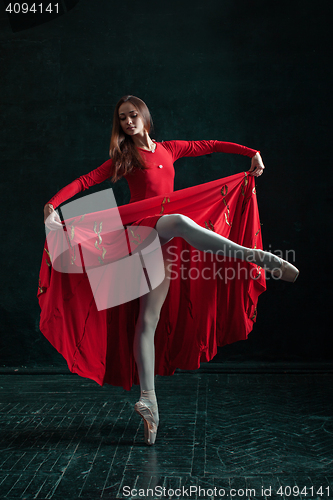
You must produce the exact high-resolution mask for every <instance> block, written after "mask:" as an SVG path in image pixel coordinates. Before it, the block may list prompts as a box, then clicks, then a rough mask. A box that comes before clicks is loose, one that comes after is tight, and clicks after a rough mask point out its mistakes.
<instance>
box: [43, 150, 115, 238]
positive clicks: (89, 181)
mask: <svg viewBox="0 0 333 500" xmlns="http://www.w3.org/2000/svg"><path fill="white" fill-rule="evenodd" d="M111 165H112V160H107V161H106V162H104V163H103V164H102V165H101V166H100V167H98V168H95V170H92V171H91V172H89V173H88V174H86V175H81V176H80V177H78V178H77V179H75V180H74V181H73V182H71V183H70V184H68V185H67V186H65V187H63V188H62V189H60V191H58V192H57V194H55V195H54V196H53V197H52V198H51V199H50V200H49V201H48V203H46V205H45V206H44V223H45V224H46V226H47V227H48V228H49V229H52V230H55V229H60V228H61V227H62V224H61V221H60V218H59V216H58V214H57V212H56V211H55V208H57V207H58V206H59V205H60V204H61V203H63V202H64V201H66V200H68V199H69V198H72V197H73V196H74V195H76V194H77V193H79V192H80V191H84V190H85V189H88V188H89V187H91V186H94V185H95V184H99V183H101V182H103V181H105V180H106V179H108V178H109V177H110V176H111Z"/></svg>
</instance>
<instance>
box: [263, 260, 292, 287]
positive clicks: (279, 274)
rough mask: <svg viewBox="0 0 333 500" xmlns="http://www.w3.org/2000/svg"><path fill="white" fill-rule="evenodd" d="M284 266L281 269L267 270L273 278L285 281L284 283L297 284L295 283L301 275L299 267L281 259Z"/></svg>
mask: <svg viewBox="0 0 333 500" xmlns="http://www.w3.org/2000/svg"><path fill="white" fill-rule="evenodd" d="M280 260H281V262H282V264H281V266H280V267H279V268H277V269H272V270H270V269H267V271H269V272H270V273H271V275H272V276H274V277H276V278H278V279H280V280H283V281H289V282H291V283H295V281H296V280H297V278H298V275H299V270H298V269H297V267H295V266H293V265H292V264H290V262H288V261H286V260H283V259H280Z"/></svg>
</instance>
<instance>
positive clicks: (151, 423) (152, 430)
mask: <svg viewBox="0 0 333 500" xmlns="http://www.w3.org/2000/svg"><path fill="white" fill-rule="evenodd" d="M134 410H135V411H136V412H137V413H138V414H139V415H140V417H142V419H143V425H144V433H145V442H146V444H148V445H152V444H154V443H155V440H156V434H157V424H156V421H155V418H154V415H153V411H157V405H156V404H155V405H152V406H147V405H146V403H144V402H143V401H141V400H140V401H138V402H137V403H135V405H134Z"/></svg>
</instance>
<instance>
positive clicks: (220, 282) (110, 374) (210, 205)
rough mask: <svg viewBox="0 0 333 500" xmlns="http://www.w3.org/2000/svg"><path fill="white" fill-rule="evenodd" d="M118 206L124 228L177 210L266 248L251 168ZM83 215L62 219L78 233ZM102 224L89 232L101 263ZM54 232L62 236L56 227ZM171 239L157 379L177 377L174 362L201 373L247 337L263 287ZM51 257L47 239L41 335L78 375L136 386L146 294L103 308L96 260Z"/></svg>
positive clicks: (246, 267)
mask: <svg viewBox="0 0 333 500" xmlns="http://www.w3.org/2000/svg"><path fill="white" fill-rule="evenodd" d="M117 210H118V211H119V214H120V217H121V221H122V224H123V226H125V227H127V229H131V227H132V226H141V227H143V226H146V227H147V228H154V227H155V225H156V222H157V221H158V219H159V218H160V217H161V216H162V215H164V214H172V213H180V214H183V215H186V216H188V217H190V218H191V219H192V220H194V221H195V222H196V223H197V224H199V225H200V226H202V227H205V228H206V229H207V230H211V231H215V232H216V233H218V234H220V235H222V236H225V237H227V238H229V239H231V240H232V241H235V242H237V243H238V244H240V245H243V246H246V247H250V248H262V237H261V226H260V220H259V213H258V205H257V198H256V190H255V181H254V177H253V176H252V175H249V174H248V173H247V172H242V173H239V174H236V175H232V176H230V177H226V178H222V179H218V180H216V181H212V182H208V183H205V184H201V185H198V186H194V187H190V188H186V189H182V190H179V191H175V192H172V193H165V194H164V195H161V196H155V197H153V198H149V199H146V200H142V201H139V202H135V203H130V204H128V205H124V206H120V207H118V208H117ZM104 215H105V214H104ZM82 218H83V217H80V219H79V218H76V219H75V220H73V221H65V222H66V226H67V228H68V227H70V228H71V230H72V232H73V234H74V231H75V229H77V232H79V220H81V219H82ZM94 219H95V220H96V214H94ZM91 220H93V219H91ZM97 226H98V224H97ZM97 226H96V222H95V223H94V230H91V235H90V239H91V241H93V240H94V245H91V252H90V253H89V255H94V257H96V255H97V254H99V255H98V259H99V261H101V257H103V258H104V256H103V253H101V246H100V245H99V240H98V238H99V234H98V229H96V227H97ZM73 228H74V229H73ZM52 233H54V235H53V234H52V237H54V239H55V240H56V239H57V238H58V235H57V234H56V233H59V231H53V232H52ZM60 233H61V231H60ZM60 233H59V234H60ZM170 244H172V246H173V255H174V256H175V259H174V261H175V262H174V263H173V266H172V271H173V272H172V276H171V280H170V287H169V291H168V294H167V297H166V299H165V302H164V304H163V306H162V310H161V314H160V319H159V322H158V325H157V328H156V334H155V357H156V361H155V373H156V374H159V375H172V374H173V373H174V371H175V369H176V368H181V369H186V370H196V369H197V368H199V367H200V362H207V361H210V360H211V359H212V358H213V357H214V356H215V355H216V353H217V347H218V346H223V345H225V344H231V343H233V342H237V341H238V340H245V339H246V338H247V336H248V334H249V333H250V332H251V330H252V328H253V324H254V322H255V321H256V315H257V302H258V297H259V295H260V294H261V293H262V292H263V291H265V289H266V282H265V274H264V272H263V271H262V269H261V268H260V267H259V266H256V265H254V264H252V263H247V262H246V263H245V262H242V261H240V260H235V259H230V258H222V257H221V255H212V254H211V253H209V252H207V253H206V252H200V251H199V250H196V249H195V248H193V247H192V246H191V245H189V244H188V243H187V242H186V241H185V240H184V239H182V238H179V237H175V238H173V239H172V240H171V242H170ZM74 253H75V252H74ZM95 254H96V255H95ZM68 257H69V259H68V261H69V260H70V259H71V264H73V263H74V261H75V263H76V262H77V261H76V257H77V256H76V255H74V254H73V251H71V252H70V253H69V254H68ZM176 257H177V258H176ZM52 259H53V260H52ZM54 262H55V261H54V256H52V254H51V253H50V252H49V248H48V242H47V241H46V242H45V247H44V252H43V258H42V265H41V269H40V275H39V287H38V293H37V296H38V300H39V304H40V307H41V316H40V330H41V332H42V333H43V334H44V336H45V337H46V338H47V339H48V340H49V342H51V344H52V345H53V346H54V347H55V348H56V349H57V351H58V352H59V353H60V354H61V355H62V356H63V357H64V358H65V359H66V361H67V364H68V367H69V370H70V371H71V372H73V373H77V374H78V375H80V376H82V377H86V378H89V379H92V380H94V381H96V382H97V383H98V384H100V385H104V384H105V383H107V384H111V385H115V386H122V387H123V388H124V389H126V390H129V389H130V388H131V386H132V385H133V384H138V383H139V380H138V374H137V369H136V364H135V361H134V357H133V338H134V331H135V324H136V320H137V317H138V314H139V298H135V299H133V300H130V301H129V302H126V303H124V304H119V305H117V306H114V307H108V308H106V309H103V310H98V308H97V306H96V302H95V300H94V294H93V292H92V289H91V285H90V282H89V279H88V275H87V273H89V269H88V268H89V259H88V261H87V259H85V262H86V263H87V262H88V267H87V268H84V269H83V271H82V269H81V270H80V272H78V271H77V269H74V268H75V265H72V266H71V267H70V265H68V270H67V272H61V270H59V269H58V270H57V268H56V267H57V266H55V265H54ZM110 286H117V284H116V283H112V284H111V283H110Z"/></svg>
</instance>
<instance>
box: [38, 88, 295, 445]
mask: <svg viewBox="0 0 333 500" xmlns="http://www.w3.org/2000/svg"><path fill="white" fill-rule="evenodd" d="M151 125H152V120H151V116H150V113H149V110H148V107H147V106H146V104H145V103H144V102H143V101H142V100H141V99H139V98H137V97H134V96H128V95H127V96H124V97H123V98H122V99H120V101H119V102H118V103H117V105H116V108H115V112H114V119H113V128H112V136H111V143H110V157H111V159H110V160H108V161H107V162H105V163H104V164H103V165H101V166H100V167H99V168H97V169H95V170H94V171H92V172H90V173H89V174H87V175H85V176H81V177H80V178H79V179H76V181H74V182H73V183H71V184H70V185H68V186H66V187H65V188H63V189H62V190H60V191H59V192H58V193H57V194H56V195H55V196H54V197H53V198H51V200H50V201H49V202H48V203H47V204H46V205H45V207H44V223H45V225H46V226H47V227H48V228H49V229H51V230H57V229H60V228H62V227H63V226H62V223H61V221H60V218H59V216H58V214H57V212H56V211H55V208H56V207H57V206H58V205H59V204H60V203H62V202H64V201H65V200H67V199H68V198H70V197H72V196H74V194H76V193H77V192H79V191H81V190H83V189H87V188H89V187H90V186H92V185H94V184H97V183H100V182H102V181H103V180H106V179H108V178H111V180H112V181H113V182H116V181H117V180H118V179H120V178H121V177H123V176H124V177H125V178H126V180H127V181H128V184H129V187H130V190H131V200H130V203H135V202H137V201H141V200H143V199H147V198H151V197H154V196H157V195H159V194H163V193H170V192H172V191H173V179H174V170H173V162H174V161H175V160H176V159H178V158H180V157H182V156H199V155H204V154H208V153H211V152H227V153H236V154H243V155H246V156H249V157H250V158H251V168H250V170H249V173H250V174H251V175H252V176H254V177H259V176H261V175H262V173H263V171H264V168H265V166H264V163H263V160H262V158H261V155H260V152H259V151H257V150H253V149H251V148H246V147H245V146H240V145H238V144H234V143H226V142H221V141H166V142H162V143H159V142H156V141H154V140H153V139H151V137H150V135H149V134H150V130H151ZM135 223H136V224H138V223H139V224H140V223H142V224H143V225H150V226H151V227H154V228H155V229H156V231H157V233H158V235H159V238H160V243H161V247H162V253H163V259H164V267H165V278H164V280H163V281H162V283H161V284H160V285H159V286H157V287H156V288H155V289H153V290H152V291H150V292H149V293H147V294H145V295H142V296H141V297H140V299H139V300H140V309H139V315H138V318H137V322H136V326H135V333H134V342H133V353H134V359H135V362H136V366H137V370H138V376H139V382H140V389H141V395H140V399H139V401H138V402H137V403H136V404H135V411H136V412H137V413H138V414H139V415H140V416H141V417H142V419H143V423H144V436H145V442H146V443H147V444H148V445H152V444H154V443H155V440H156V435H157V429H158V425H159V413H158V405H157V399H156V393H155V346H154V336H155V331H156V327H157V324H158V321H159V318H160V312H161V308H162V306H163V303H164V301H165V299H166V296H167V294H168V290H169V286H170V279H171V257H170V253H169V249H170V244H171V241H172V239H173V238H174V237H180V238H183V239H184V240H185V241H186V242H187V243H188V244H189V245H191V246H192V247H194V248H195V249H197V250H200V251H210V252H212V253H216V254H217V253H223V254H224V255H228V256H229V257H233V258H235V259H239V260H241V261H247V262H252V263H254V264H256V265H258V266H260V267H262V268H264V269H265V270H266V271H268V272H270V273H271V274H272V275H273V276H274V277H275V278H277V279H282V280H285V281H289V282H294V281H295V280H296V278H297V276H298V274H299V271H298V269H297V268H296V267H295V266H293V265H292V264H291V263H289V262H287V261H285V260H283V259H282V258H280V257H277V256H276V255H274V254H272V253H270V252H265V251H263V250H261V249H256V248H248V247H245V246H242V245H239V244H237V243H235V242H234V241H232V240H230V239H228V238H225V237H223V236H222V235H220V234H218V233H217V232H215V231H211V230H209V229H206V228H204V227H202V226H200V225H199V224H197V223H196V222H195V221H194V220H192V219H191V218H190V217H188V216H186V215H184V214H182V213H171V214H160V215H155V216H152V217H148V218H147V217H143V218H142V219H140V220H139V221H135Z"/></svg>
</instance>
